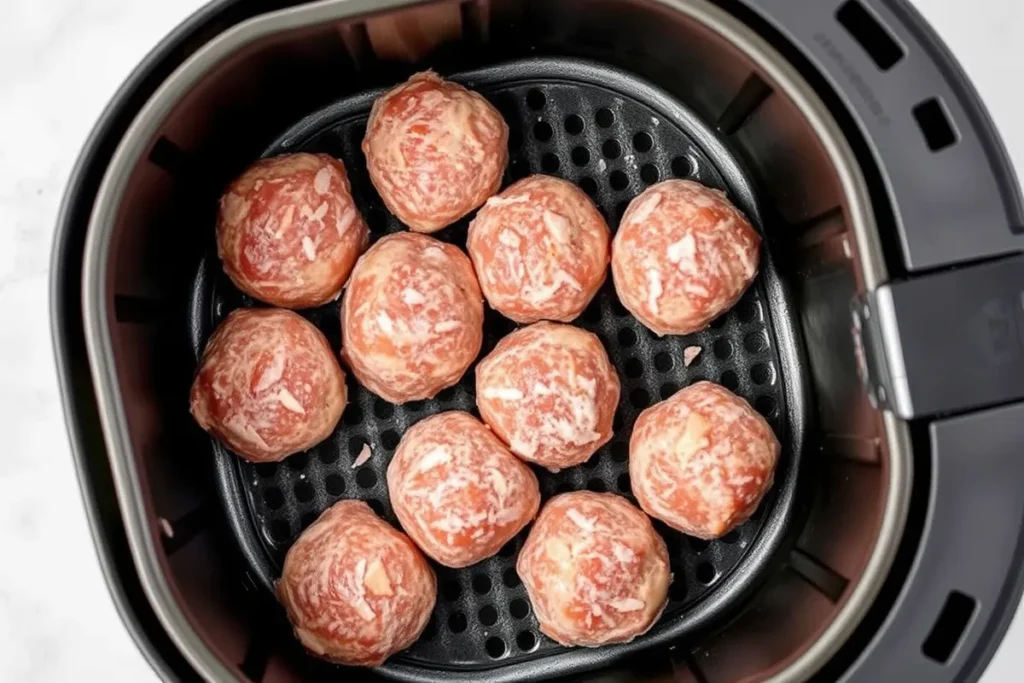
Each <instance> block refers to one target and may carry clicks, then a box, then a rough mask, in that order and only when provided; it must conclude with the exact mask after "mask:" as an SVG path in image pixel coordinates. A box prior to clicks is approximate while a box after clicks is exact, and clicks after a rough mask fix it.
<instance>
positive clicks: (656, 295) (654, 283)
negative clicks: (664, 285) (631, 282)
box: [647, 268, 662, 315]
mask: <svg viewBox="0 0 1024 683" xmlns="http://www.w3.org/2000/svg"><path fill="white" fill-rule="evenodd" d="M661 294H662V289H661V273H659V272H658V271H657V270H655V269H654V268H651V269H650V270H648V271H647V308H649V309H650V311H651V313H653V314H655V315H657V314H658V312H659V307H658V300H659V299H661Z"/></svg>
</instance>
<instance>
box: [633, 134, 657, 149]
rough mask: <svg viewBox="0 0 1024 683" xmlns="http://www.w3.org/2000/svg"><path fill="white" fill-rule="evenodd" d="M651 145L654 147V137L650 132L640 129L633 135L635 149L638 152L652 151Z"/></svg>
mask: <svg viewBox="0 0 1024 683" xmlns="http://www.w3.org/2000/svg"><path fill="white" fill-rule="evenodd" d="M651 147H654V138H652V137H651V134H650V133H647V132H645V131H640V132H639V133H637V134H636V135H634V136H633V149H635V150H636V151H638V152H641V153H642V152H650V151H651Z"/></svg>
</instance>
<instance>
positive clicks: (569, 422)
mask: <svg viewBox="0 0 1024 683" xmlns="http://www.w3.org/2000/svg"><path fill="white" fill-rule="evenodd" d="M618 403H619V378H618V376H616V374H615V368H614V367H612V364H611V361H609V360H608V354H607V353H606V352H605V350H604V347H603V346H601V342H600V340H599V339H598V338H597V337H596V336H594V335H593V334H591V333H590V332H586V331H585V330H581V329H579V328H578V327H573V326H571V325H561V324H558V323H547V322H541V323H536V324H534V325H531V326H529V327H524V328H523V329H521V330H517V331H515V332H513V333H512V334H510V335H508V336H507V337H505V338H504V339H502V340H501V341H500V342H498V345H497V346H496V347H495V348H494V351H492V352H491V353H490V354H489V355H488V356H487V357H486V358H484V359H483V360H482V361H480V364H479V365H478V366H477V368H476V405H477V407H478V408H479V409H480V415H481V417H483V419H484V422H486V423H487V424H488V425H490V427H491V429H493V430H494V432H495V434H497V435H498V436H500V437H501V438H502V440H504V441H505V443H507V444H509V447H510V448H511V449H512V452H513V453H515V454H516V455H518V456H519V457H521V458H523V459H524V460H529V461H530V462H535V463H537V464H538V465H541V466H543V467H546V468H547V469H549V470H551V471H552V472H557V471H558V470H560V469H563V468H566V467H572V466H573V465H578V464H580V463H581V462H584V461H585V460H587V459H588V458H590V456H591V455H593V454H594V452H595V451H597V449H598V448H600V447H601V446H603V445H604V444H606V443H608V440H609V439H611V437H612V420H613V419H614V417H615V407H616V406H617V405H618Z"/></svg>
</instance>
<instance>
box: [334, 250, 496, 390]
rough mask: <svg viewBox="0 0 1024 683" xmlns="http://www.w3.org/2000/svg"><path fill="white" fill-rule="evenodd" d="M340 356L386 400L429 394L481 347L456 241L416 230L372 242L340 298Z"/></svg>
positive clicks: (468, 277) (469, 272)
mask: <svg viewBox="0 0 1024 683" xmlns="http://www.w3.org/2000/svg"><path fill="white" fill-rule="evenodd" d="M341 314H342V325H341V334H342V345H341V349H342V356H343V357H344V359H345V361H346V362H347V363H348V366H349V368H351V370H352V373H353V374H354V375H355V376H356V378H357V379H358V380H359V381H360V382H361V383H362V384H363V386H365V387H366V388H367V389H369V390H370V391H372V392H373V393H375V394H377V395H378V396H380V397H381V398H384V399H385V400H387V401H391V402H392V403H405V402H406V401H414V400H420V399H426V398H433V397H434V395H436V394H437V392H439V391H441V390H442V389H445V388H446V387H450V386H452V385H453V384H455V383H456V382H458V381H459V379H460V378H461V377H462V375H463V374H464V373H465V372H466V369H467V368H469V366H470V365H472V363H473V361H474V360H476V357H477V355H478V354H479V353H480V345H481V344H482V342H483V320H484V305H483V295H482V294H481V293H480V286H479V285H478V284H477V281H476V275H475V274H474V273H473V265H472V264H471V263H470V262H469V258H468V257H467V256H466V255H465V254H464V253H463V252H462V251H460V250H459V249H458V248H457V247H454V246H452V245H450V244H445V243H443V242H439V241H438V240H435V239H433V238H432V237H427V236H426V235H418V234H415V233H408V232H404V233H397V234H394V235H388V236H387V237H384V238H383V239H381V240H380V241H379V242H377V243H376V244H375V245H373V246H372V247H371V248H370V249H369V250H368V251H367V252H366V253H365V254H363V256H362V257H361V258H360V259H359V261H358V263H356V267H355V269H354V270H353V271H352V277H351V279H350V280H349V284H348V287H347V288H346V290H345V296H344V298H343V300H342V310H341Z"/></svg>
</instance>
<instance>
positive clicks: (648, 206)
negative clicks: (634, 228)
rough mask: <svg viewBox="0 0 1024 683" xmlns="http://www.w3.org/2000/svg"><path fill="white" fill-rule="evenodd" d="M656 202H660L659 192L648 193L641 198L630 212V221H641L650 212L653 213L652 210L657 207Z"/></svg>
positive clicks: (648, 215)
mask: <svg viewBox="0 0 1024 683" xmlns="http://www.w3.org/2000/svg"><path fill="white" fill-rule="evenodd" d="M658 204H661V193H660V192H654V193H652V194H650V195H648V196H647V197H645V198H644V199H643V200H641V202H640V205H639V206H637V207H636V208H635V209H634V210H633V212H632V214H631V215H630V216H629V220H630V222H631V223H643V222H644V221H646V220H647V219H648V218H649V217H650V215H651V214H652V213H654V210H655V209H656V208H658Z"/></svg>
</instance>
